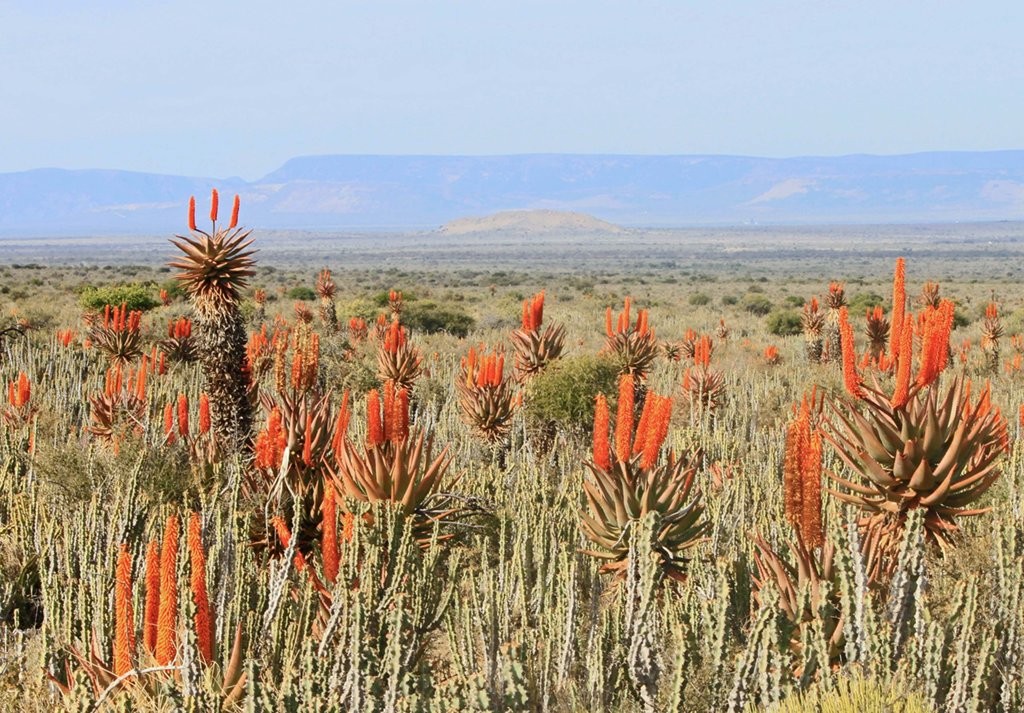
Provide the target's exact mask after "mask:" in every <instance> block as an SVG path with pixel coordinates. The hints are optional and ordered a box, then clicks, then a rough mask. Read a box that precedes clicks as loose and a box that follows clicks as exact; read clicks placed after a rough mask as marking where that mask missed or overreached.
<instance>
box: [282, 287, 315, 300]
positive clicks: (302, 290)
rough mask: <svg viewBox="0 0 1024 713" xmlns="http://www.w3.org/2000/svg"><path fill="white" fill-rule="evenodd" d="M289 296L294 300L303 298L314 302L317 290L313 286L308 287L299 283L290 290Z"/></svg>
mask: <svg viewBox="0 0 1024 713" xmlns="http://www.w3.org/2000/svg"><path fill="white" fill-rule="evenodd" d="M288 298H289V299H293V300H302V301H303V302H312V301H313V300H315V299H316V292H315V291H314V290H313V288H312V287H306V286H305V285H299V286H298V287H293V288H291V289H290V290H288Z"/></svg>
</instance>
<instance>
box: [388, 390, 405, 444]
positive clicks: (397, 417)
mask: <svg viewBox="0 0 1024 713" xmlns="http://www.w3.org/2000/svg"><path fill="white" fill-rule="evenodd" d="M394 421H395V425H394V428H393V429H392V430H393V438H394V440H396V441H404V440H406V439H408V438H409V390H408V389H399V390H398V393H397V394H395V414H394Z"/></svg>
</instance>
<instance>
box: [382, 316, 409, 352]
mask: <svg viewBox="0 0 1024 713" xmlns="http://www.w3.org/2000/svg"><path fill="white" fill-rule="evenodd" d="M382 316H383V315H382ZM377 322H378V323H380V318H378V319H377ZM406 339H407V337H406V334H405V327H403V326H402V325H401V324H400V323H399V321H398V320H397V319H394V320H391V325H390V326H389V327H388V329H387V331H386V332H385V333H384V351H386V352H390V353H392V354H397V353H398V350H399V349H401V348H402V347H404V346H405V342H406Z"/></svg>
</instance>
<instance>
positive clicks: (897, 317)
mask: <svg viewBox="0 0 1024 713" xmlns="http://www.w3.org/2000/svg"><path fill="white" fill-rule="evenodd" d="M906 270H907V266H906V261H905V260H904V259H903V258H901V257H900V258H896V270H895V272H894V274H893V278H892V320H891V324H890V327H889V355H890V356H891V357H892V358H893V359H897V358H898V355H899V351H900V348H901V345H902V344H903V336H902V332H903V327H904V325H905V324H906V323H907V322H908V321H909V320H906V321H905V316H906V311H907V285H906Z"/></svg>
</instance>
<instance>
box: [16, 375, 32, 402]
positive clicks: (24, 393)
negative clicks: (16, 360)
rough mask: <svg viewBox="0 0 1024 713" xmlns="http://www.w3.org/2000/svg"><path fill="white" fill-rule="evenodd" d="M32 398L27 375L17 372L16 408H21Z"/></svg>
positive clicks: (30, 385)
mask: <svg viewBox="0 0 1024 713" xmlns="http://www.w3.org/2000/svg"><path fill="white" fill-rule="evenodd" d="M31 398H32V384H31V382H30V381H29V380H28V374H26V373H25V372H23V371H19V372H18V408H21V407H22V406H24V405H25V404H27V403H28V402H29V399H31Z"/></svg>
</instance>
